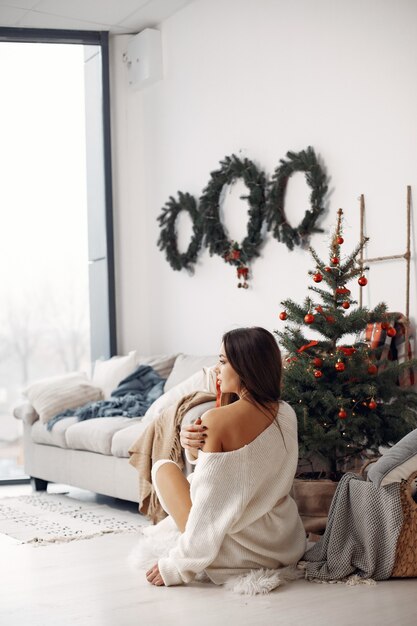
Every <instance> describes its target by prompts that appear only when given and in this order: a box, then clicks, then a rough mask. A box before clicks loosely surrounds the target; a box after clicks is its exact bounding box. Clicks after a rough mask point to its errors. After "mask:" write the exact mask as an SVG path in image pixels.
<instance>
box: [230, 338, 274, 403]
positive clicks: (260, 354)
mask: <svg viewBox="0 0 417 626" xmlns="http://www.w3.org/2000/svg"><path fill="white" fill-rule="evenodd" d="M223 346H224V351H225V353H226V357H227V360H228V361H229V363H230V365H231V366H232V367H233V369H234V370H235V372H236V374H237V375H238V376H239V378H240V384H241V387H242V389H246V391H247V392H248V394H249V395H250V397H251V398H253V400H254V401H255V402H256V403H258V404H260V405H261V406H264V407H265V406H267V405H269V404H270V403H272V402H278V401H279V399H280V397H281V369H282V368H281V353H280V350H279V347H278V344H277V342H276V340H275V338H274V336H273V335H272V334H271V333H270V332H269V331H267V330H266V329H265V328H260V327H259V326H253V327H250V328H236V329H234V330H230V331H229V332H227V333H225V334H224V335H223ZM224 395H225V396H226V397H225V398H224V400H223V398H222V404H228V403H230V402H232V401H233V399H236V398H232V397H230V395H229V394H224ZM227 396H228V397H227Z"/></svg>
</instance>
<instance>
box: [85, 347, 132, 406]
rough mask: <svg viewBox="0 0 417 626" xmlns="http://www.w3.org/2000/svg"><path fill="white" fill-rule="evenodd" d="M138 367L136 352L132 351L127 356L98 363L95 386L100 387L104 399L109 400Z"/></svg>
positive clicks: (96, 365)
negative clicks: (120, 384)
mask: <svg viewBox="0 0 417 626" xmlns="http://www.w3.org/2000/svg"><path fill="white" fill-rule="evenodd" d="M136 367H137V364H136V351H135V350H132V351H131V352H129V354H128V355H127V356H113V357H112V358H111V359H107V360H106V361H96V363H95V366H94V373H93V378H92V383H93V385H96V386H97V387H100V389H101V390H102V391H103V394H104V398H105V399H106V400H109V399H110V397H111V392H112V391H114V390H115V389H116V387H117V385H118V384H119V383H120V381H122V380H123V379H124V378H126V376H129V374H131V373H132V372H133V371H134V370H135V369H136Z"/></svg>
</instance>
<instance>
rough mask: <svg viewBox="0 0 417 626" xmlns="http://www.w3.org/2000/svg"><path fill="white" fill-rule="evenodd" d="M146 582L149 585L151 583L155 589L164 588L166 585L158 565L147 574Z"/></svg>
mask: <svg viewBox="0 0 417 626" xmlns="http://www.w3.org/2000/svg"><path fill="white" fill-rule="evenodd" d="M146 580H147V581H148V583H151V585H155V587H163V586H164V585H165V583H164V581H163V580H162V576H161V574H160V572H159V567H158V563H156V564H155V565H154V566H153V567H151V569H150V570H148V571H147V572H146Z"/></svg>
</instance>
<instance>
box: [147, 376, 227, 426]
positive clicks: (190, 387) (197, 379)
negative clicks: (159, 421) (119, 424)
mask: <svg viewBox="0 0 417 626" xmlns="http://www.w3.org/2000/svg"><path fill="white" fill-rule="evenodd" d="M194 391H208V392H209V393H214V394H215V393H216V373H215V371H214V369H213V368H212V367H211V368H206V367H203V368H202V369H201V370H200V371H198V372H196V373H195V374H193V375H192V376H190V378H187V380H184V381H183V382H182V383H179V385H176V386H175V387H172V389H170V390H169V391H167V392H166V393H164V394H163V395H162V396H160V397H159V398H158V399H157V400H155V402H153V403H152V404H151V406H150V407H149V409H148V410H147V411H146V413H145V416H144V418H143V419H142V424H149V423H150V422H152V421H153V420H154V419H155V418H156V417H158V415H160V414H161V413H162V411H164V410H165V409H166V408H168V407H169V406H171V405H172V404H175V403H176V402H178V400H181V398H183V397H184V396H186V395H188V394H189V393H193V392H194Z"/></svg>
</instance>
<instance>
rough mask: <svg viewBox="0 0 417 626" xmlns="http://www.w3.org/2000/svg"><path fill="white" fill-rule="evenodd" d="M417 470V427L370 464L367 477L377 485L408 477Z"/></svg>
mask: <svg viewBox="0 0 417 626" xmlns="http://www.w3.org/2000/svg"><path fill="white" fill-rule="evenodd" d="M414 472H417V428H416V429H415V430H412V431H411V433H408V435H406V436H405V437H403V438H402V439H400V441H399V442H398V443H396V444H395V446H392V448H389V449H388V450H387V451H386V452H384V454H383V455H382V456H381V457H380V458H379V459H378V461H376V462H375V463H372V465H370V466H369V469H368V474H367V479H368V480H370V481H371V482H373V483H374V484H375V485H376V486H377V487H384V486H385V485H389V484H390V483H397V482H400V481H401V480H402V479H407V478H408V477H409V476H410V474H412V473H414Z"/></svg>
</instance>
